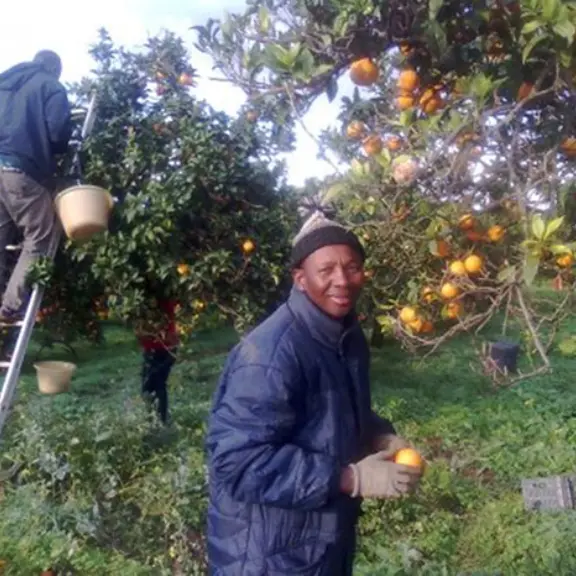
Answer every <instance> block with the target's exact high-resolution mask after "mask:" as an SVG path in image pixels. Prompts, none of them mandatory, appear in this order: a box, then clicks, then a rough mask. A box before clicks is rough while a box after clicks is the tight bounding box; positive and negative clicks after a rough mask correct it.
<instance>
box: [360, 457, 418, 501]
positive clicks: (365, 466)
mask: <svg viewBox="0 0 576 576" xmlns="http://www.w3.org/2000/svg"><path fill="white" fill-rule="evenodd" d="M350 468H351V469H352V472H353V475H354V488H353V490H352V494H351V496H352V497H353V498H356V497H358V496H360V497H362V498H398V497H400V496H403V495H405V494H409V493H411V492H413V491H414V490H415V489H416V487H417V486H418V482H419V481H420V477H421V476H422V472H421V470H419V469H418V468H414V467H413V466H404V465H403V464H396V463H395V462H391V461H390V460H386V452H376V453H375V454H371V455H370V456H367V457H366V458H364V459H363V460H360V461H359V462H357V463H356V464H350Z"/></svg>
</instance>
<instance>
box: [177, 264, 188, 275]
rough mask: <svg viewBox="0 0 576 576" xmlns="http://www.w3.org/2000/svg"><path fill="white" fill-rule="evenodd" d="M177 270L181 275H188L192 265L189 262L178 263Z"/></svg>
mask: <svg viewBox="0 0 576 576" xmlns="http://www.w3.org/2000/svg"><path fill="white" fill-rule="evenodd" d="M176 270H177V271H178V274H180V276H187V275H188V273H189V272H190V266H188V264H178V267H177V268H176Z"/></svg>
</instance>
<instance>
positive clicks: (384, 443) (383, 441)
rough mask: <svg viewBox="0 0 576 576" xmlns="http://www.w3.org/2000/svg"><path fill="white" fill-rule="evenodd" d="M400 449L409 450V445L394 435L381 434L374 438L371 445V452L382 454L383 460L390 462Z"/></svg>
mask: <svg viewBox="0 0 576 576" xmlns="http://www.w3.org/2000/svg"><path fill="white" fill-rule="evenodd" d="M402 448H411V446H410V443H409V442H407V441H406V440H404V438H402V437H401V436H396V434H381V435H379V436H376V438H375V439H374V442H373V443H372V449H373V451H374V452H381V453H383V454H384V456H383V458H384V459H385V460H392V459H393V458H394V456H395V455H396V452H398V451H399V450H402Z"/></svg>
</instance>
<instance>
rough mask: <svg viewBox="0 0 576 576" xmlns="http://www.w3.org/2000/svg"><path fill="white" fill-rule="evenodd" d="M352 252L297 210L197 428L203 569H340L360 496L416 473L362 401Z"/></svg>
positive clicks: (220, 574) (246, 575) (407, 481)
mask: <svg viewBox="0 0 576 576" xmlns="http://www.w3.org/2000/svg"><path fill="white" fill-rule="evenodd" d="M363 262H364V251H363V249H362V246H361V244H360V243H359V241H358V238H357V237H356V236H355V235H354V234H353V233H351V232H349V231H347V230H345V229H344V228H343V227H341V226H340V225H338V224H336V223H334V222H332V221H330V220H327V219H326V218H324V217H323V216H322V215H321V214H317V215H315V216H314V217H313V218H311V219H310V220H308V222H307V223H306V224H305V225H304V227H303V228H302V230H301V231H300V233H299V234H298V235H297V237H296V238H295V240H294V243H293V249H292V277H293V287H292V291H291V293H290V296H289V298H288V300H287V301H286V303H284V304H283V305H282V306H281V307H280V308H278V309H277V310H276V311H275V312H274V313H273V314H272V315H271V316H270V317H269V318H268V319H267V320H265V321H264V322H263V323H262V324H260V325H259V326H258V327H256V328H255V329H254V330H253V331H252V332H251V333H249V334H248V335H247V336H246V337H245V338H244V339H243V340H242V342H241V343H240V344H238V345H237V346H236V347H235V348H234V349H233V350H232V352H231V354H230V356H229V358H228V360H227V362H226V365H225V367H224V371H223V373H222V375H221V379H220V382H219V384H218V388H217V390H216V393H215V396H214V403H213V407H212V411H211V414H210V420H209V429H208V435H207V450H208V467H209V492H210V494H209V510H208V527H207V543H208V563H209V574H211V575H212V576H280V575H282V576H294V575H295V574H299V575H305V576H349V575H351V574H352V566H353V561H354V554H355V532H356V524H357V520H358V516H359V510H360V504H361V499H362V498H396V497H399V496H402V495H404V494H407V493H409V492H411V491H413V490H414V489H415V488H416V486H417V484H418V482H419V479H420V472H419V470H417V469H415V468H411V467H406V466H402V465H399V464H396V463H394V462H393V456H394V454H395V453H396V452H397V451H398V450H399V449H400V448H403V447H405V446H407V443H406V442H405V441H404V440H403V439H402V438H400V437H398V436H397V435H396V433H395V430H394V427H393V426H392V424H391V423H390V422H388V421H387V420H384V419H382V418H380V417H378V416H377V415H376V414H375V413H374V412H373V411H372V409H371V398H370V386H369V375H368V374H369V348H368V345H367V342H366V339H365V337H364V334H363V332H362V330H361V328H360V326H359V324H358V321H357V318H356V314H355V312H354V306H355V303H356V301H357V298H358V296H359V293H360V291H361V288H362V285H363V282H364V270H363Z"/></svg>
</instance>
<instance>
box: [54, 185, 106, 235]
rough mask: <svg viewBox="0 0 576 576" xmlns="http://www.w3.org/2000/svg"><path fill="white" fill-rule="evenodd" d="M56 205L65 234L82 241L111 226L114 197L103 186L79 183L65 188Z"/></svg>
mask: <svg viewBox="0 0 576 576" xmlns="http://www.w3.org/2000/svg"><path fill="white" fill-rule="evenodd" d="M54 204H55V207H56V213H57V214H58V218H60V221H61V222H62V227H63V228H64V232H65V233H66V236H68V238H70V240H80V241H82V240H89V239H90V238H92V236H94V235H95V234H98V233H99V232H104V231H105V230H107V229H108V220H109V218H110V212H111V210H112V207H113V205H114V200H113V199H112V195H111V194H110V192H108V190H105V189H104V188H100V187H99V186H91V185H84V184H79V185H77V186H71V187H70V188H66V189H65V190H62V192H60V193H59V194H58V195H57V196H56V198H55V200H54Z"/></svg>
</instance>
